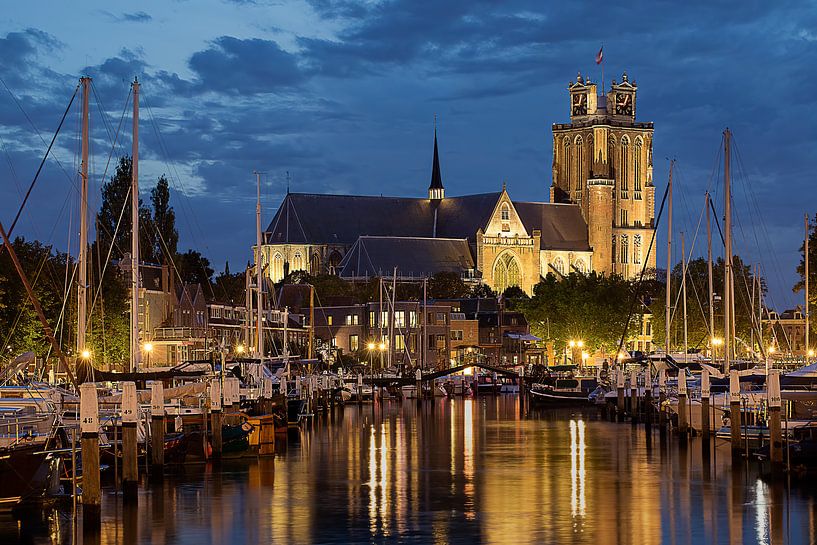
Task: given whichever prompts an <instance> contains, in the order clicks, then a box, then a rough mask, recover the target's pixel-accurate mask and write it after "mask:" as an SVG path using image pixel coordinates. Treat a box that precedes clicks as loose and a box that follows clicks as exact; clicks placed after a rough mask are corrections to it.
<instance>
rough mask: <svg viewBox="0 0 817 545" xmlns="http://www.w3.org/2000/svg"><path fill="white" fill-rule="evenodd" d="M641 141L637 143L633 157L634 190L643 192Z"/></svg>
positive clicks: (638, 140)
mask: <svg viewBox="0 0 817 545" xmlns="http://www.w3.org/2000/svg"><path fill="white" fill-rule="evenodd" d="M641 150H642V146H641V139H640V138H638V139H637V140H636V141H635V155H634V156H633V189H634V190H635V191H641Z"/></svg>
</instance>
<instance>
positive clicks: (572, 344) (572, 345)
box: [567, 339, 576, 348]
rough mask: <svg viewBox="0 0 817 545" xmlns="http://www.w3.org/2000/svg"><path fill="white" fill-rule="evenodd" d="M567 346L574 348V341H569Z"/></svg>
mask: <svg viewBox="0 0 817 545" xmlns="http://www.w3.org/2000/svg"><path fill="white" fill-rule="evenodd" d="M567 344H568V345H569V346H570V348H576V341H574V340H573V339H571V340H570V342H569V343H567Z"/></svg>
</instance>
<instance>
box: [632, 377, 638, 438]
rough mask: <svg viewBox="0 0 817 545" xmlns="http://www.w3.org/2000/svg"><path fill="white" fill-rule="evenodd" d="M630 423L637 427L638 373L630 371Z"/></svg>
mask: <svg viewBox="0 0 817 545" xmlns="http://www.w3.org/2000/svg"><path fill="white" fill-rule="evenodd" d="M630 422H632V425H633V426H637V425H638V371H636V370H635V369H633V370H632V371H630Z"/></svg>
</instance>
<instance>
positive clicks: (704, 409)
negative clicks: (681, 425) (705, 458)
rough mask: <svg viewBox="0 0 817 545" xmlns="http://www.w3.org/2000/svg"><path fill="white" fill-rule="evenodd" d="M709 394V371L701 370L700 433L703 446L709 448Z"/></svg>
mask: <svg viewBox="0 0 817 545" xmlns="http://www.w3.org/2000/svg"><path fill="white" fill-rule="evenodd" d="M710 394H711V386H710V384H709V371H708V370H707V369H704V370H703V373H701V435H702V436H703V442H702V443H701V444H702V445H703V448H704V449H705V450H708V449H709V442H710V434H711V429H710V428H711V424H710V420H711V415H710V414H709V413H710V408H709V398H710Z"/></svg>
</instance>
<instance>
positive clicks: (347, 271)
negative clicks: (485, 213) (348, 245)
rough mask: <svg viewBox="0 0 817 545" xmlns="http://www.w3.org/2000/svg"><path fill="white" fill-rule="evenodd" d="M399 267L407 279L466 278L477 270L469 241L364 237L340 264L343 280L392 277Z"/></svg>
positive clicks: (399, 273)
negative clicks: (452, 274) (443, 275)
mask: <svg viewBox="0 0 817 545" xmlns="http://www.w3.org/2000/svg"><path fill="white" fill-rule="evenodd" d="M395 267H397V275H398V276H400V277H403V278H406V277H414V278H421V277H425V276H431V275H434V274H435V273H438V272H456V273H458V274H462V273H464V272H466V271H468V270H470V269H473V268H474V258H473V256H472V255H471V249H470V247H469V245H468V241H467V240H466V239H453V238H417V237H370V236H362V237H360V238H359V239H358V240H357V242H355V245H354V246H352V249H351V250H349V253H347V254H346V257H344V258H343V261H342V262H341V263H340V274H339V276H341V277H342V278H360V277H372V276H390V275H391V274H392V273H393V271H394V268H395Z"/></svg>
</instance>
